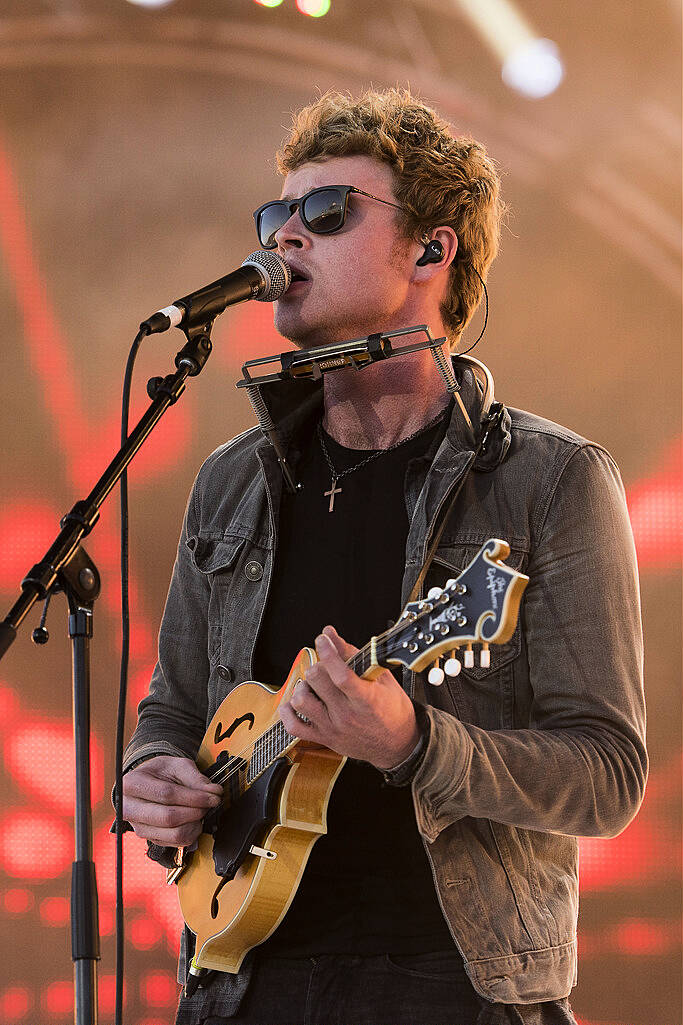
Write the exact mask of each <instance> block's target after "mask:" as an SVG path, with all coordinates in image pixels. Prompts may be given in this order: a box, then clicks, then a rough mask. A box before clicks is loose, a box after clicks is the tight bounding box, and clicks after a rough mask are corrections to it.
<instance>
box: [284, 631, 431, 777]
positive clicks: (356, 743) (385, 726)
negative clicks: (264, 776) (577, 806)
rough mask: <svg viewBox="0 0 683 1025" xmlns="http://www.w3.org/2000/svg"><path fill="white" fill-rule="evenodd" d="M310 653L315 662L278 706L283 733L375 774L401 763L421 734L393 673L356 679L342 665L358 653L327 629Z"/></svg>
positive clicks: (387, 671)
mask: <svg viewBox="0 0 683 1025" xmlns="http://www.w3.org/2000/svg"><path fill="white" fill-rule="evenodd" d="M315 648H316V652H317V654H318V662H316V663H315V665H312V666H311V667H310V669H308V670H307V672H306V675H305V678H304V680H303V682H302V683H299V684H297V686H296V688H295V689H294V692H293V694H292V697H291V699H290V700H289V701H285V702H283V703H282V705H281V706H280V718H281V719H282V722H283V723H284V725H285V728H286V730H287V732H288V733H291V734H292V736H295V737H300V738H301V739H302V740H310V741H313V742H315V743H317V744H322V745H323V746H324V747H329V748H330V749H331V750H332V751H336V752H337V754H341V755H348V756H349V757H350V758H357V759H359V760H361V761H364V762H369V763H370V764H371V765H374V766H376V767H377V768H378V769H391V768H394V766H396V765H399V764H400V763H401V762H402V761H405V759H406V758H407V757H408V756H409V755H410V753H411V752H412V750H413V748H414V747H415V745H416V744H417V742H418V740H419V737H420V732H419V729H418V726H417V720H416V718H415V710H414V708H413V703H412V701H411V700H410V698H409V697H408V695H407V694H406V692H405V691H404V690H403V688H402V687H401V685H400V684H399V683H398V681H397V680H396V678H395V677H394V676H393V674H392V673H390V672H389V670H388V669H383V670H382V671H381V672H380V673H379V674H378V675H377V676H376V677H375V678H374V679H372V680H364V679H362V678H361V677H360V676H357V675H356V674H355V673H354V672H353V671H352V670H351V669H350V668H349V667H348V666H347V664H346V662H347V660H348V659H350V658H351V656H352V655H355V653H356V652H357V651H358V648H354V646H353V645H352V644H347V642H346V641H345V640H343V639H342V638H341V637H340V636H339V634H338V633H337V631H336V630H335V629H334V627H332V626H326V627H325V629H324V630H323V632H322V633H321V634H320V636H319V637H317V638H316V642H315ZM297 712H298V713H299V714H300V715H304V716H306V718H307V719H309V720H310V723H309V724H307V723H305V722H303V721H302V720H301V719H300V718H299V716H298V715H297V714H296V713H297Z"/></svg>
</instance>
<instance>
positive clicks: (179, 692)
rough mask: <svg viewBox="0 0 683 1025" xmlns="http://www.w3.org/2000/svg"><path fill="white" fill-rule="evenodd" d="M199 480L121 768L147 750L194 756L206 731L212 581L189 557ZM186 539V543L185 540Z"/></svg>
mask: <svg viewBox="0 0 683 1025" xmlns="http://www.w3.org/2000/svg"><path fill="white" fill-rule="evenodd" d="M197 504H198V503H197V482H196V481H195V485H194V487H193V489H192V492H191V494H190V497H189V500H188V503H187V509H186V511H185V517H184V520H183V527H182V531H181V535H180V541H179V543H178V552H177V555H176V560H175V564H174V567H173V574H172V576H171V583H170V586H169V591H168V597H167V599H166V607H165V609H164V615H163V618H162V621H161V629H160V631H159V660H158V662H157V664H156V666H155V668H154V672H153V674H152V679H151V682H150V689H149V693H148V695H147V696H146V697H145V698H143V700H142V701H141V702H140V705H139V706H138V723H137V726H136V728H135V732H134V733H133V736H132V737H131V739H130V742H129V744H128V747H127V748H126V751H125V754H124V761H123V768H124V771H125V770H126V769H127V768H129V767H130V765H131V764H132V763H133V762H134V761H136V760H137V759H139V758H142V757H144V756H146V755H153V754H165V755H179V756H183V755H184V756H187V757H189V758H194V757H195V755H196V753H197V751H198V749H199V745H200V744H201V742H202V738H203V736H204V733H205V731H206V713H207V703H208V698H207V680H208V678H209V663H208V654H207V650H208V649H207V629H208V605H209V598H210V585H209V583H208V581H207V578H206V574H204V573H200V572H198V571H197V569H196V567H195V566H194V563H193V559H192V550H191V549H192V543H193V542H192V540H191V539H192V538H195V539H196V536H197V532H198V522H199V517H198V509H197ZM188 541H189V542H190V544H189V545H188Z"/></svg>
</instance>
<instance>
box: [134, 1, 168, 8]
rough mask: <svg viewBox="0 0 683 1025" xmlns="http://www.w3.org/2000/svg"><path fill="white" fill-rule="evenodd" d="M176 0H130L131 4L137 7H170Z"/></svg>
mask: <svg viewBox="0 0 683 1025" xmlns="http://www.w3.org/2000/svg"><path fill="white" fill-rule="evenodd" d="M173 2H174V0H128V3H129V4H135V6H136V7H168V6H169V5H170V4H172V3H173Z"/></svg>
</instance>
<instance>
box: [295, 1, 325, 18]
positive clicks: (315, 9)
mask: <svg viewBox="0 0 683 1025" xmlns="http://www.w3.org/2000/svg"><path fill="white" fill-rule="evenodd" d="M296 6H297V7H298V8H299V10H300V11H301V13H302V14H307V15H308V16H309V17H310V18H322V17H323V15H325V14H327V12H328V11H329V9H330V6H331V0H296Z"/></svg>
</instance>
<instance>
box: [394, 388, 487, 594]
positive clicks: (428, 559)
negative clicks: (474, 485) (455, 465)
mask: <svg viewBox="0 0 683 1025" xmlns="http://www.w3.org/2000/svg"><path fill="white" fill-rule="evenodd" d="M504 415H505V406H504V405H503V403H502V402H493V403H491V408H490V409H489V411H488V413H487V415H486V416H485V417H484V418H483V419H482V420H481V422H480V425H479V427H480V430H479V442H478V443H477V447H476V448H475V450H474V458H473V459H472V461H471V462H470V465H469V466H468V467H467V469H466V470H465V472H464V474H463V475H462V477H461V478H460V481H459V483H458V486H457V487H456V488H455V490H454V492H453V495H452V497H451V499H450V501H449V503H448V505H447V506H446V511H445V513H444V514H443V516H442V518H441V523H440V524H439V527H438V529H437V530H436V531H435V533H434V536H433V538H432V543H431V544H430V546H429V551H428V552H427V555H426V556H425V560H424V562H423V563H422V567H421V569H420V572H419V573H418V576H417V580H416V581H415V584H414V585H413V589H412V591H411V592H410V595H409V597H408V601H409V602H411V601H417V600H418V598H419V596H420V591H421V590H422V585H423V583H424V579H425V577H426V576H427V571H428V570H429V567H430V566H431V564H432V560H433V559H434V556H435V555H436V551H437V548H438V547H439V541H440V540H441V535H442V534H443V532H444V530H445V528H446V524H447V523H448V518H449V516H450V515H451V512H452V511H453V509H454V507H455V503H456V502H457V500H458V496H459V495H460V492H461V491H462V489H463V487H464V484H465V481H466V480H467V478H468V477H469V475H470V473H471V471H472V470H473V469H474V466H475V463H476V462H477V459H478V458H479V456H480V455H481V454H483V453H485V452H486V443H487V441H488V439H489V437H490V435H491V432H492V431H496V430H498V428H499V427H500V426H501V424H502V423H503V417H504Z"/></svg>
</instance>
